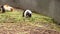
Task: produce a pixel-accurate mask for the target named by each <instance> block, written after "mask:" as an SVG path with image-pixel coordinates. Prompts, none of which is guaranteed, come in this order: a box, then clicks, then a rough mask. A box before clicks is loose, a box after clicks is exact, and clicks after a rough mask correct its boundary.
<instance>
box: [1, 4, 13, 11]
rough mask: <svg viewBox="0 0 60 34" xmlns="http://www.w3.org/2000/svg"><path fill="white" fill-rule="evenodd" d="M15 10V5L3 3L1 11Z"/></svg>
mask: <svg viewBox="0 0 60 34" xmlns="http://www.w3.org/2000/svg"><path fill="white" fill-rule="evenodd" d="M6 10H7V11H13V7H11V6H9V5H2V6H1V11H2V12H5V11H6Z"/></svg>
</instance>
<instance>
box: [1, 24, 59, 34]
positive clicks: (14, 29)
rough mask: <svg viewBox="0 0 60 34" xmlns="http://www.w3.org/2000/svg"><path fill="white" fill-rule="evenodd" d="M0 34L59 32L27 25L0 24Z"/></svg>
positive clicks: (55, 33)
mask: <svg viewBox="0 0 60 34" xmlns="http://www.w3.org/2000/svg"><path fill="white" fill-rule="evenodd" d="M0 34H60V32H58V31H55V30H48V29H46V28H44V27H38V26H32V25H29V24H28V25H26V24H22V23H0Z"/></svg>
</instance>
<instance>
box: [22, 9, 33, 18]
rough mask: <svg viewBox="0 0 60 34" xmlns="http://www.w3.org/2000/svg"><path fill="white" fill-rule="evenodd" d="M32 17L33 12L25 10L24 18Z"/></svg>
mask: <svg viewBox="0 0 60 34" xmlns="http://www.w3.org/2000/svg"><path fill="white" fill-rule="evenodd" d="M31 16H32V11H31V10H25V11H24V12H23V17H31Z"/></svg>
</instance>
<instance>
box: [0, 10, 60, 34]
mask: <svg viewBox="0 0 60 34" xmlns="http://www.w3.org/2000/svg"><path fill="white" fill-rule="evenodd" d="M22 12H23V10H18V9H16V10H14V12H8V11H6V12H5V13H0V34H60V27H59V26H58V25H56V24H55V23H54V22H53V18H50V17H47V16H43V15H41V14H36V13H33V14H32V17H31V18H25V17H22Z"/></svg>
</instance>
